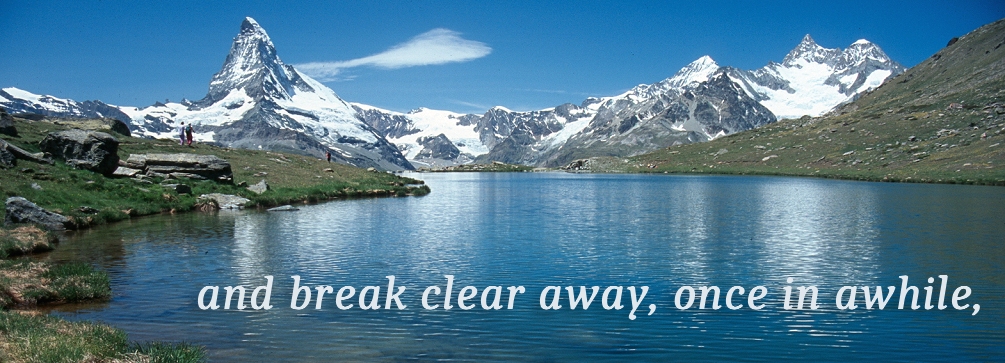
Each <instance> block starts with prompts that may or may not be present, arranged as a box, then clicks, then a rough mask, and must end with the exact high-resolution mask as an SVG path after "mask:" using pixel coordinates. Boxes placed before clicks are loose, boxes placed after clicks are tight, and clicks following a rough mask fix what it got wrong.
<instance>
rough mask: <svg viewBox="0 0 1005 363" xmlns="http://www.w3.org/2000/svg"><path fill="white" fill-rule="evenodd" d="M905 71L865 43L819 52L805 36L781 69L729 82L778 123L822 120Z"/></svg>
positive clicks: (740, 74) (738, 74)
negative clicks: (769, 112)
mask: <svg viewBox="0 0 1005 363" xmlns="http://www.w3.org/2000/svg"><path fill="white" fill-rule="evenodd" d="M903 71H904V67H903V66H901V65H900V64H899V63H897V62H894V61H893V60H891V59H890V57H888V56H887V55H886V53H884V52H883V50H882V49H880V48H879V47H878V46H876V45H875V44H873V43H871V42H869V41H868V40H865V39H860V40H858V41H856V42H855V43H852V45H851V46H849V47H848V48H847V49H845V50H843V51H842V50H841V49H838V48H833V49H828V48H824V47H821V46H820V45H818V44H817V43H816V42H814V41H813V38H812V37H810V35H809V34H807V35H806V36H805V37H803V40H802V42H800V43H799V45H797V46H796V48H795V49H793V50H792V51H791V52H789V54H788V55H786V56H785V59H784V60H783V61H782V63H781V64H779V63H775V62H770V63H768V65H766V66H764V67H763V68H761V69H757V70H753V71H743V70H734V71H733V72H731V73H730V77H731V78H733V80H734V81H735V82H737V83H739V84H742V85H743V87H744V90H745V91H746V92H747V94H749V95H750V96H751V97H753V98H754V99H756V100H757V101H759V102H761V104H763V105H764V106H765V107H767V108H768V109H770V110H771V112H773V113H774V114H775V115H776V116H778V118H780V119H784V118H798V117H802V116H803V115H809V116H820V115H822V114H824V113H826V112H827V111H830V110H832V109H834V108H835V107H837V106H838V105H841V104H844V103H847V102H850V101H852V100H854V99H855V98H857V97H858V95H860V94H862V93H863V92H866V91H869V90H871V89H874V88H876V87H879V85H881V84H883V81H885V80H886V79H888V78H890V77H892V76H895V75H898V74H900V73H901V72H903Z"/></svg>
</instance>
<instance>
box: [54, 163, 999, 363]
mask: <svg viewBox="0 0 1005 363" xmlns="http://www.w3.org/2000/svg"><path fill="white" fill-rule="evenodd" d="M409 176H411V177H416V178H419V179H422V180H425V181H426V183H427V184H429V185H430V187H431V188H432V191H433V192H432V193H431V194H429V195H427V196H423V197H404V198H379V199H355V200H340V201H333V202H328V203H323V204H316V205H306V206H299V207H300V210H299V211H294V212H265V211H255V210H245V211H233V212H228V211H221V212H218V213H186V214H179V215H162V216H153V217H144V218H136V219H134V220H132V221H128V222H122V223H117V224H113V225H110V226H106V227H101V228H97V229H94V230H88V231H81V232H76V233H73V234H70V235H69V236H68V237H67V238H65V239H64V241H63V242H61V244H60V246H59V248H57V249H56V250H55V251H54V252H52V253H49V254H46V255H43V256H42V257H40V258H43V259H49V260H54V261H68V260H80V261H87V262H90V263H93V264H95V265H97V266H99V267H100V268H102V269H104V270H107V271H108V272H109V275H110V277H111V283H112V292H113V297H112V299H111V300H110V301H108V302H103V303H96V304H70V305H61V306H58V307H56V308H55V310H54V313H55V314H56V315H59V316H62V317H65V318H68V319H71V320H97V321H101V322H105V323H108V324H111V325H113V326H115V327H119V328H122V329H124V330H125V331H126V332H127V333H128V334H129V337H130V338H131V339H134V340H137V341H148V340H163V341H186V342H191V343H195V344H200V345H204V346H205V347H206V348H207V353H208V354H207V355H208V358H209V360H210V361H212V362H244V361H271V362H300V361H410V360H420V361H423V360H449V361H477V362H487V361H542V362H552V361H628V360H634V361H670V360H672V361H685V360H700V361H707V360H714V361H778V360H816V361H848V360H853V361H858V360H879V361H954V362H955V361H961V360H966V361H972V360H977V361H1005V243H1003V242H1005V188H1001V187H983V186H961V185H928V184H895V183H872V182H855V181H839V180H827V179H814V178H786V177H752V176H688V175H627V174H569V173H428V174H413V175H409ZM266 276H272V284H271V288H268V289H266V288H265V287H262V288H260V289H259V292H258V293H257V294H255V293H254V290H255V289H256V288H259V287H260V286H266V285H267V283H268V281H267V279H266ZM291 276H298V277H299V278H298V279H296V281H295V279H294V278H292V277H291ZM388 276H394V281H393V285H394V286H393V290H394V291H391V292H389V291H388V288H389V286H388V285H389V284H390V281H389V279H388ZM901 276H905V277H901ZM929 278H931V280H929ZM790 279H791V280H790ZM904 279H907V282H904ZM790 281H791V282H790ZM930 281H931V282H930ZM295 284H296V285H298V286H299V287H302V288H301V289H294V286H295ZM448 284H449V285H450V286H448ZM212 286H215V287H216V290H215V291H216V292H217V294H216V296H217V300H216V302H215V305H216V307H217V308H216V309H212V308H211V307H210V305H212V304H211V302H210V297H211V296H213V295H214V294H213V292H214V290H213V289H211V288H207V287H212ZM234 286H242V287H244V288H245V290H246V291H245V292H246V294H245V296H244V299H243V300H241V301H238V299H239V292H240V291H239V290H238V289H233V287H234ZM325 286H330V287H331V288H330V289H325ZM346 286H350V287H352V288H351V289H349V288H345V287H346ZM368 286H369V287H368ZM581 286H582V288H581ZM594 286H596V287H597V288H596V289H594V288H593V287H594ZM712 286H715V287H717V288H718V289H717V290H718V296H716V295H715V292H716V289H712V288H711V287H712ZM845 286H850V288H845V289H844V290H843V292H842V300H840V301H838V300H837V295H838V292H839V291H840V290H842V287H845ZM877 286H879V287H881V288H880V293H881V295H883V296H882V297H880V296H877V294H876V292H877V291H876V290H877ZM905 286H907V287H908V288H907V289H904V287H905ZM912 286H913V287H914V288H913V289H912V288H911V287H912ZM963 286H966V289H964V288H963ZM227 287H230V288H231V289H230V291H231V292H232V296H231V299H230V302H229V306H226V307H225V303H227V291H228V289H226V288H227ZM402 287H404V290H401V288H402ZM433 287H435V288H433ZM519 287H523V289H522V291H521V289H520V288H519ZM686 287H689V288H686ZM702 287H704V288H702ZM737 287H739V288H737ZM758 287H760V288H758ZM305 290H306V291H308V292H307V293H305ZM350 290H351V291H350ZM849 290H850V291H849ZM294 291H296V292H297V294H296V296H295V297H296V298H297V299H296V300H295V301H291V300H292V299H293V298H294ZM570 291H571V292H573V294H572V296H570V294H569V292H570ZM593 291H597V292H596V293H594V292H593ZM787 291H788V292H789V296H790V297H789V300H786V292H787ZM851 291H854V292H855V294H854V295H852V294H851ZM350 292H351V293H352V294H350ZM543 292H544V293H545V294H544V297H543V298H542V293H543ZM201 293H202V295H203V296H202V298H203V299H202V300H200V294H201ZM643 293H645V294H644V295H643ZM319 294H323V297H322V300H321V302H320V303H319V302H318V295H319ZM591 294H595V295H593V298H592V299H590V305H589V306H588V308H584V307H585V306H584V305H585V304H586V300H587V299H588V298H590V295H591ZM801 294H802V297H803V300H802V302H803V306H802V308H801V309H800V308H798V304H799V303H800V295H801ZM814 294H815V295H816V296H817V298H816V305H814V304H813V300H812V297H813V296H814ZM252 295H254V298H255V301H252V297H253V296H252ZM308 295H309V296H310V298H311V299H310V300H309V301H307V300H306V298H307V296H308ZM424 295H425V296H426V299H425V302H424V301H423V296H424ZM265 296H269V302H268V304H269V305H271V306H272V307H271V309H264V308H262V309H255V308H254V307H260V308H261V307H262V305H264V297H265ZM361 296H362V297H363V299H360V297H361ZM703 296H704V301H703ZM851 296H854V299H855V300H854V301H851V300H850V299H849V298H850V297H851ZM915 298H916V299H917V302H916V304H917V305H914V304H915V302H914V301H913V299H915ZM883 299H887V301H886V303H885V304H884V305H885V307H884V308H883V309H880V308H879V306H880V303H881V302H882V300H883ZM573 300H574V301H575V303H576V304H577V306H576V308H575V309H572V303H573ZM901 300H904V302H905V305H904V307H903V308H902V309H901V308H899V304H900V301H901ZM867 302H871V303H870V304H869V306H870V307H871V308H869V307H867ZM850 303H854V305H855V306H856V308H855V309H851V308H850V305H848V304H850ZM239 304H242V305H243V307H244V308H243V309H240V308H239V306H240V305H239ZM201 305H202V307H200V306H201ZM291 305H293V306H291ZM349 305H351V307H349ZM912 305H913V306H917V309H912ZM978 305H979V308H978V307H977V306H978ZM447 306H450V309H445V307H447ZM318 307H320V309H318ZM364 307H365V308H366V309H363V308H364ZM427 307H428V308H427ZM702 307H704V308H702ZM716 307H718V308H716ZM813 307H816V308H815V309H814V308H813ZM203 308H205V309H203ZM295 308H302V309H295ZM343 308H345V309H343ZM633 310H634V311H633ZM632 317H634V319H632Z"/></svg>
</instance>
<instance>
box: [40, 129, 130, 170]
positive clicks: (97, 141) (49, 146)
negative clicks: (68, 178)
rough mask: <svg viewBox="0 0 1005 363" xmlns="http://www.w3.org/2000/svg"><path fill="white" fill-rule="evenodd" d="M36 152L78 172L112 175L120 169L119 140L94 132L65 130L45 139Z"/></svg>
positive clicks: (51, 134)
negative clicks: (88, 171)
mask: <svg viewBox="0 0 1005 363" xmlns="http://www.w3.org/2000/svg"><path fill="white" fill-rule="evenodd" d="M39 148H41V149H42V151H44V152H47V153H50V154H52V155H53V156H54V157H56V158H60V159H63V160H66V163H67V164H69V165H71V166H73V167H75V168H77V169H85V170H91V171H94V172H97V173H101V174H104V175H112V173H114V172H115V169H116V168H118V165H119V140H117V139H116V138H115V137H113V136H112V135H109V134H106V133H104V132H97V131H84V130H78V129H73V130H65V131H57V132H51V133H49V135H46V136H45V138H44V139H42V141H41V142H39Z"/></svg>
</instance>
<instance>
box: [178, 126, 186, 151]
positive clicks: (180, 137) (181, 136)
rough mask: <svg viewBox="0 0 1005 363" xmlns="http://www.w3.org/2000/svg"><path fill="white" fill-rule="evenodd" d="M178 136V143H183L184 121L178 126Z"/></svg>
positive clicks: (181, 144)
mask: <svg viewBox="0 0 1005 363" xmlns="http://www.w3.org/2000/svg"><path fill="white" fill-rule="evenodd" d="M178 137H179V140H180V141H178V145H179V146H183V145H185V123H184V122H182V123H181V125H180V126H178Z"/></svg>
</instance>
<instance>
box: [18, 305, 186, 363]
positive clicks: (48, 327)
mask: <svg viewBox="0 0 1005 363" xmlns="http://www.w3.org/2000/svg"><path fill="white" fill-rule="evenodd" d="M204 355H205V353H204V350H203V348H201V347H198V346H193V345H190V344H186V343H179V344H165V343H148V344H138V345H131V344H129V341H128V339H127V337H126V334H125V333H124V332H123V331H121V330H119V329H115V328H112V327H110V326H107V325H104V324H97V323H91V322H69V321H66V320H63V319H60V318H56V317H51V316H45V315H30V314H22V313H18V312H10V311H2V312H0V361H2V362H11V363H15V362H25V363H29V362H30V363H34V362H82V361H86V362H110V361H119V362H200V361H202V360H203V359H204Z"/></svg>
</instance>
